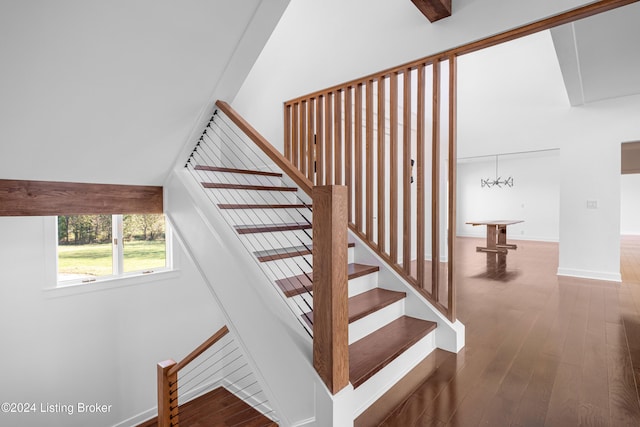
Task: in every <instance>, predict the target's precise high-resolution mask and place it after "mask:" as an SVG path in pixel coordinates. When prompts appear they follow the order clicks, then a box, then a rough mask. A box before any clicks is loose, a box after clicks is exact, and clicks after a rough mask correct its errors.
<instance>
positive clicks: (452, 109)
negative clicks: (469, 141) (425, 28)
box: [447, 55, 458, 321]
mask: <svg viewBox="0 0 640 427" xmlns="http://www.w3.org/2000/svg"><path fill="white" fill-rule="evenodd" d="M457 82H458V61H457V57H456V56H455V55H451V56H450V57H449V236H448V238H449V242H448V243H449V244H448V249H449V252H448V254H447V256H448V257H449V268H448V286H449V295H448V296H449V298H448V306H447V307H448V315H449V320H451V321H455V319H456V282H455V277H456V275H455V253H456V251H455V249H456V248H455V246H456V210H457V207H456V186H457V170H456V167H457V156H458V154H457V129H458V123H457V111H458V105H457V104H458V103H457V96H458V86H457Z"/></svg>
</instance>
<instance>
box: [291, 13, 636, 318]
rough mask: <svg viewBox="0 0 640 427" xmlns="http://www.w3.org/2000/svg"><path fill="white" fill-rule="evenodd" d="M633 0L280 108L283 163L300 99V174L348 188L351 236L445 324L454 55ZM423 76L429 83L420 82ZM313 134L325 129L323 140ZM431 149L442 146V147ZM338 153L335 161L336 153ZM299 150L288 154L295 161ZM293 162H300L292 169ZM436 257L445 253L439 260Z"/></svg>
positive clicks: (450, 275) (490, 42)
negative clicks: (309, 145)
mask: <svg viewBox="0 0 640 427" xmlns="http://www.w3.org/2000/svg"><path fill="white" fill-rule="evenodd" d="M637 1H638V0H600V1H597V2H593V3H590V4H587V5H584V6H581V7H577V8H575V9H573V10H569V11H567V12H563V13H560V14H558V15H555V16H552V17H549V18H545V19H543V20H540V21H538V22H534V23H531V24H526V25H523V26H521V27H518V28H515V29H512V30H508V31H505V32H503V33H500V34H496V35H494V36H491V37H488V38H485V39H482V40H479V41H476V42H472V43H468V44H466V45H463V46H460V47H456V48H453V49H451V50H449V51H446V52H440V53H437V54H435V55H432V56H429V57H426V58H421V59H418V60H415V61H412V62H409V63H406V64H403V65H401V66H398V67H393V68H390V69H387V70H384V71H381V72H378V73H374V74H371V75H369V76H366V77H362V78H359V79H356V80H352V81H349V82H347V83H343V84H341V85H337V86H334V87H331V88H328V89H324V90H322V91H319V92H315V93H311V94H308V95H305V96H302V97H299V98H296V99H293V100H290V101H287V102H285V145H284V152H285V157H287V158H288V159H290V160H292V159H291V152H292V149H291V147H292V145H295V144H304V143H305V141H304V139H299V140H295V141H292V140H291V138H292V135H295V133H294V131H293V130H292V128H291V126H292V123H291V119H290V115H291V114H292V113H291V110H292V109H295V108H296V107H295V106H296V105H298V104H300V103H303V102H307V103H308V104H309V106H308V111H310V114H309V117H312V116H313V112H312V111H313V102H314V101H315V111H316V123H315V124H314V123H312V120H307V127H308V129H307V130H306V134H307V135H308V136H309V135H311V134H313V135H315V138H316V139H315V141H316V150H315V153H316V158H315V159H312V158H311V150H307V153H308V154H307V157H308V159H307V160H308V163H307V176H308V177H309V179H310V180H311V181H312V182H313V183H315V184H316V185H323V184H325V183H328V182H330V180H331V179H334V178H333V177H332V175H331V174H330V175H329V178H326V173H325V165H326V170H327V171H332V172H333V176H335V182H336V183H339V177H340V176H343V177H344V183H345V185H346V186H347V187H348V192H347V199H348V201H347V203H348V222H349V226H350V228H351V229H352V231H353V232H355V233H356V234H357V235H359V236H360V237H361V238H362V239H363V240H364V241H365V242H366V243H367V244H368V245H369V246H370V247H371V248H372V249H373V250H375V251H377V252H378V254H379V255H380V256H381V258H382V259H384V260H386V261H387V262H388V263H389V265H390V266H391V267H392V268H394V269H395V270H396V272H398V273H399V274H400V275H402V276H403V277H404V278H405V279H406V280H407V281H409V282H410V283H412V284H413V285H415V286H416V288H418V289H419V290H420V291H421V292H422V293H423V294H424V295H425V296H426V297H427V298H428V299H429V300H430V301H431V302H432V303H434V305H435V306H436V307H437V308H438V309H439V310H441V311H442V312H443V313H445V314H446V315H447V317H448V318H449V319H451V320H453V319H455V263H454V255H455V224H456V221H455V219H456V203H455V201H456V198H455V194H456V192H455V186H456V108H457V106H456V83H457V80H456V79H457V60H456V58H457V57H458V56H460V55H464V54H466V53H471V52H475V51H477V50H480V49H484V48H486V47H489V46H494V45H497V44H500V43H503V42H506V41H509V40H514V39H517V38H520V37H523V36H526V35H529V34H533V33H536V32H539V31H543V30H547V29H549V28H552V27H554V26H557V25H562V24H566V23H568V22H572V21H575V20H577V19H582V18H585V17H588V16H592V15H596V14H598V13H601V12H605V11H608V10H611V9H615V8H618V7H621V6H624V5H627V4H631V3H635V2H637ZM443 64H446V65H447V67H446V68H447V70H448V78H445V77H442V76H441V74H442V73H441V65H443ZM442 68H445V67H442ZM429 75H430V76H431V77H432V84H429V83H428V82H427V80H428V77H427V76H429ZM399 86H402V88H401V89H399ZM363 91H364V95H363ZM443 94H446V96H444V97H443ZM414 97H415V99H414ZM325 98H327V101H326V105H325ZM329 98H332V99H333V103H331V102H330V100H329ZM443 98H444V99H445V100H446V103H445V102H443ZM343 100H344V101H343ZM429 100H430V101H431V102H429ZM331 106H332V107H331ZM297 108H303V107H297ZM429 109H430V110H431V111H430V112H429V111H428V110H429ZM323 111H326V115H327V117H325V118H324V120H331V118H333V122H332V123H327V124H326V126H325V127H323V124H324V123H325V122H324V121H323ZM296 126H297V123H296ZM342 129H344V132H342ZM323 131H325V133H327V134H328V133H329V132H330V131H333V132H332V133H331V134H330V136H329V137H328V136H327V135H323ZM297 132H299V133H302V132H303V131H297ZM314 132H315V133H314ZM324 138H329V139H327V141H330V142H331V143H332V147H335V151H333V149H331V148H327V152H326V153H325V151H324V150H323V147H324V145H323V144H325V139H324ZM331 138H332V139H331ZM363 144H364V149H363ZM441 144H446V148H445V147H441ZM342 147H344V157H342V156H341V155H340V154H338V153H339V152H340V150H341V148H342ZM303 152H304V151H303V150H300V149H298V151H297V153H300V154H301V155H302V153H303ZM444 153H446V155H444V156H443V154H444ZM429 157H430V160H428V158H429ZM443 157H445V158H443ZM303 161H304V158H301V159H300V162H303ZM312 162H315V163H314V164H315V165H316V168H315V171H314V170H312V169H311V167H309V165H311V164H312ZM412 164H413V167H412ZM445 172H446V173H445ZM325 178H326V179H325ZM412 179H413V183H412V182H411V181H412ZM429 181H430V183H429ZM429 184H430V185H429ZM441 188H442V189H445V188H446V189H447V190H446V193H447V194H446V195H445V194H441V191H440V190H441ZM429 191H430V193H429ZM374 200H377V203H374ZM428 200H430V201H431V203H430V204H428ZM414 201H415V202H414ZM428 208H430V210H429V209H428ZM429 225H430V227H429ZM445 228H446V230H447V232H446V250H445V249H443V248H441V247H442V246H443V245H442V243H445V242H444V241H442V236H443V235H444V229H445ZM427 234H429V236H427ZM414 235H415V236H414ZM427 237H428V238H427ZM399 242H400V243H399ZM428 242H430V244H429V243H428ZM441 251H442V252H446V257H445V256H444V255H445V254H444V253H441ZM428 252H430V253H428ZM443 260H446V262H443ZM429 268H430V269H431V270H430V272H428V271H427V270H428V269H429Z"/></svg>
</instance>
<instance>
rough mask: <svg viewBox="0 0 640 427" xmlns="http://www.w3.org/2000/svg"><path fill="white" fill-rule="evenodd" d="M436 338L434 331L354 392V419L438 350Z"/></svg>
mask: <svg viewBox="0 0 640 427" xmlns="http://www.w3.org/2000/svg"><path fill="white" fill-rule="evenodd" d="M435 336H436V331H435V330H434V331H432V332H431V333H429V334H428V335H427V336H425V337H424V338H422V339H421V340H420V341H418V342H417V343H415V344H414V345H412V346H411V347H409V348H408V349H407V350H406V351H404V352H403V353H402V354H401V355H399V356H398V357H397V358H396V359H394V360H393V361H392V362H391V363H389V364H388V365H387V366H385V367H384V368H382V369H381V370H380V371H379V372H377V373H376V374H375V375H374V376H372V377H371V378H369V379H368V380H367V381H366V382H365V383H364V384H362V385H360V387H358V388H356V389H355V390H354V392H353V403H354V406H353V407H354V408H355V412H354V414H353V417H354V419H355V418H357V417H358V416H359V415H360V414H362V412H364V411H365V410H366V409H367V408H368V407H369V406H371V404H373V403H374V402H375V401H376V400H377V399H378V398H380V396H382V395H383V394H384V393H385V392H386V391H388V390H389V389H390V388H391V387H392V386H393V385H394V384H396V383H397V382H398V381H399V380H400V379H401V378H402V377H404V376H405V375H406V374H407V373H408V372H409V371H410V370H411V369H413V368H414V367H415V366H416V365H417V364H418V363H420V362H421V361H422V360H423V359H424V358H425V357H427V356H428V355H429V354H430V353H431V352H433V351H434V350H435V349H436V339H435Z"/></svg>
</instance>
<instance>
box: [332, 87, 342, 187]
mask: <svg viewBox="0 0 640 427" xmlns="http://www.w3.org/2000/svg"><path fill="white" fill-rule="evenodd" d="M333 111H334V112H333V130H334V137H333V142H334V147H335V148H334V156H335V167H334V172H335V179H334V182H335V184H336V185H342V173H343V169H344V167H343V165H342V146H343V145H344V144H343V139H342V91H341V90H338V91H336V92H335V94H334V97H333Z"/></svg>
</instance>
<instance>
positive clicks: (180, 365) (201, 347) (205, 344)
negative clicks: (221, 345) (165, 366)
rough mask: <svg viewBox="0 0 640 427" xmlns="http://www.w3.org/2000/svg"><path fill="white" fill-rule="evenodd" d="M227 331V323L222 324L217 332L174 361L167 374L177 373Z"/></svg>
mask: <svg viewBox="0 0 640 427" xmlns="http://www.w3.org/2000/svg"><path fill="white" fill-rule="evenodd" d="M228 333H229V328H227V325H224V326H223V327H222V328H220V329H219V330H218V332H216V333H215V334H213V335H212V336H211V338H209V339H208V340H206V341H205V342H203V343H202V344H200V345H199V346H198V347H197V348H196V349H195V350H193V351H192V352H191V353H189V354H188V355H187V356H186V357H185V358H184V359H182V360H181V361H180V362H178V363H176V364H175V365H174V366H173V367H172V368H171V369H169V375H172V374H174V373H177V372H178V371H180V370H181V369H182V368H184V367H185V366H187V365H188V364H189V363H191V362H193V360H194V359H195V358H196V357H198V356H200V355H201V354H202V353H204V352H205V351H207V350H208V349H209V347H211V346H212V345H214V344H215V343H217V342H218V341H220V339H221V338H222V337H224V336H225V335H227V334H228Z"/></svg>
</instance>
